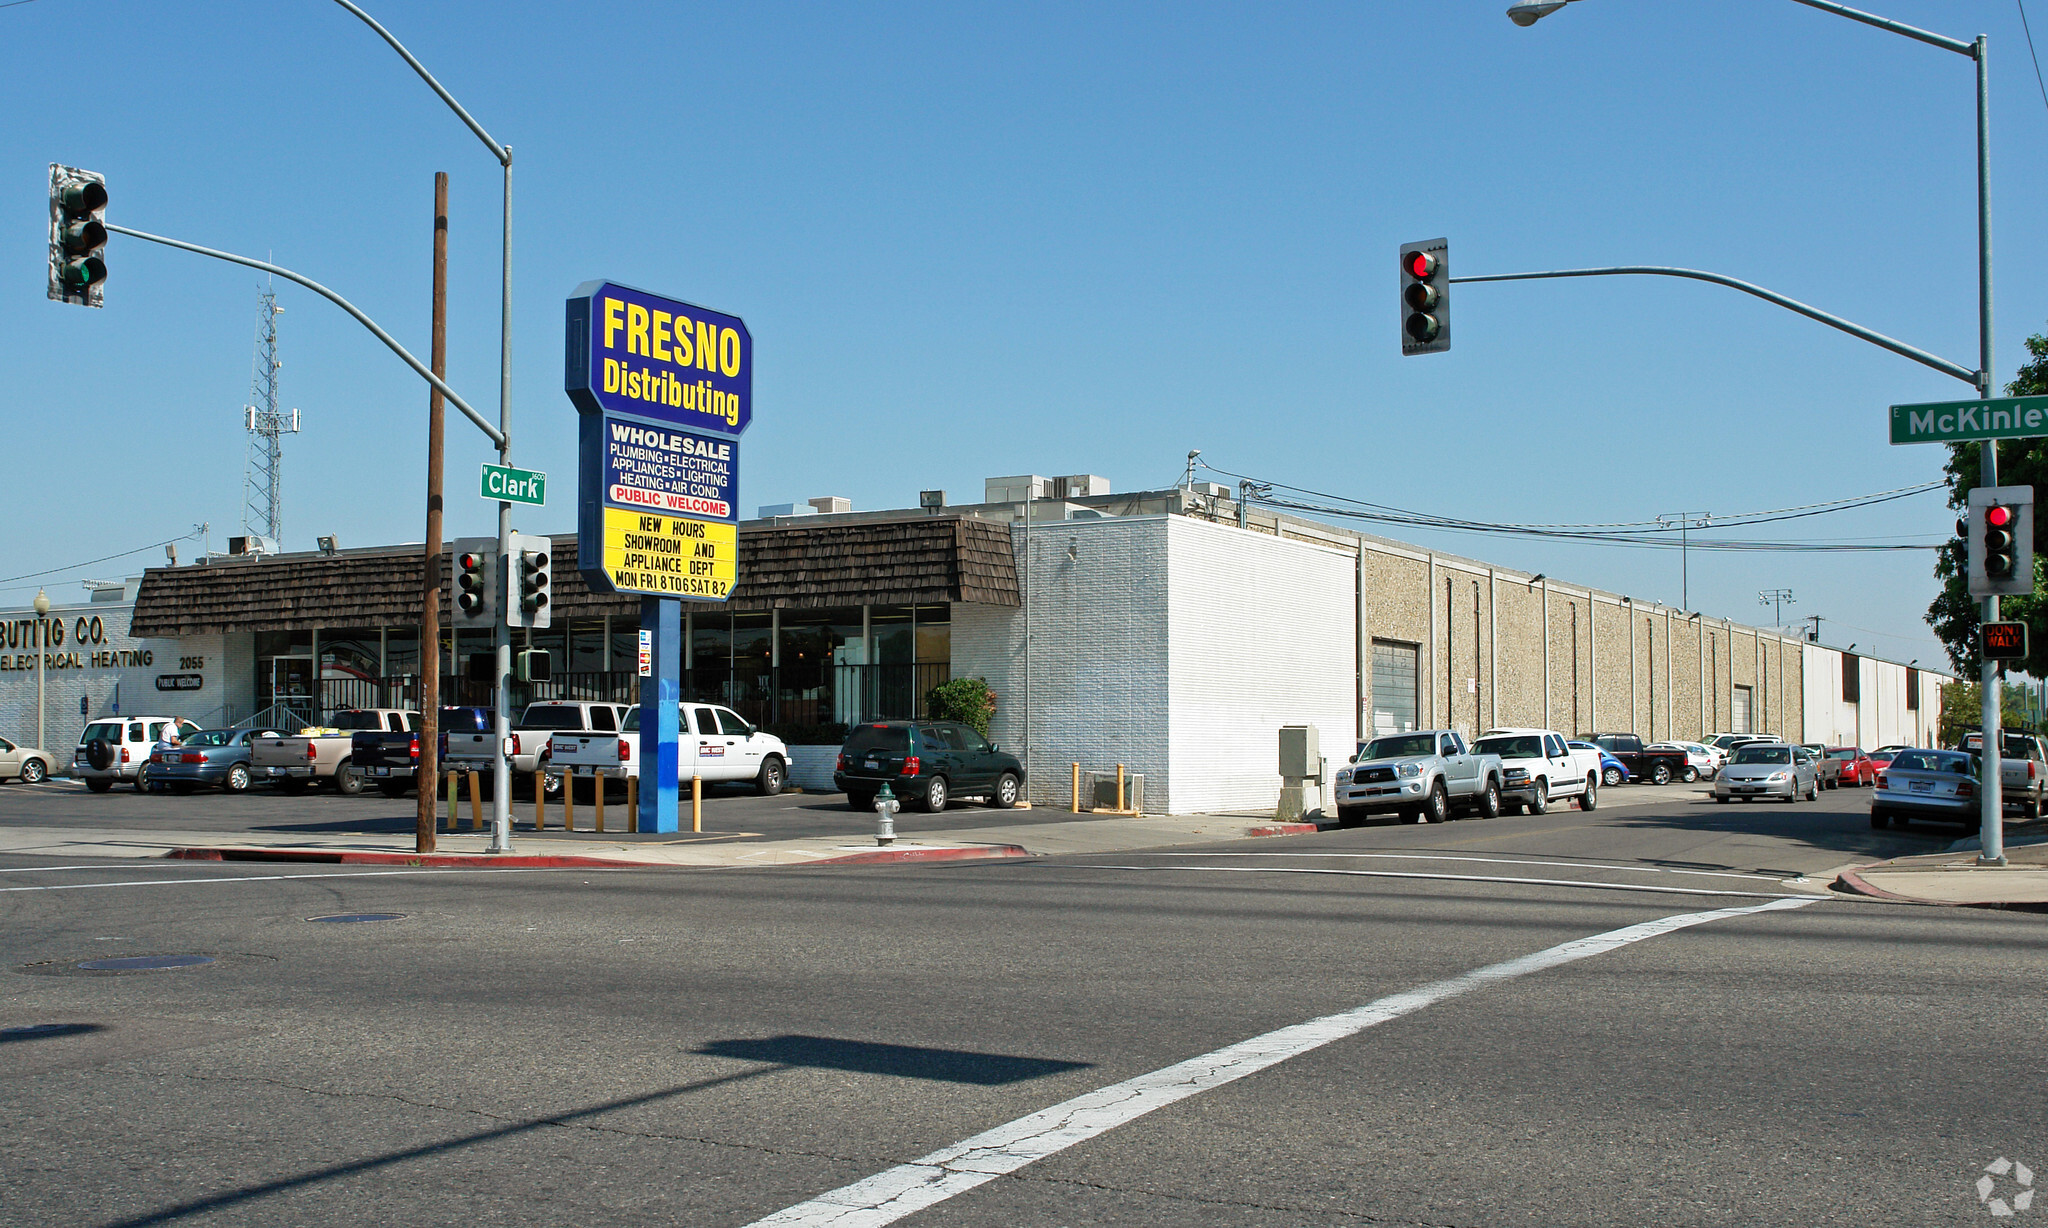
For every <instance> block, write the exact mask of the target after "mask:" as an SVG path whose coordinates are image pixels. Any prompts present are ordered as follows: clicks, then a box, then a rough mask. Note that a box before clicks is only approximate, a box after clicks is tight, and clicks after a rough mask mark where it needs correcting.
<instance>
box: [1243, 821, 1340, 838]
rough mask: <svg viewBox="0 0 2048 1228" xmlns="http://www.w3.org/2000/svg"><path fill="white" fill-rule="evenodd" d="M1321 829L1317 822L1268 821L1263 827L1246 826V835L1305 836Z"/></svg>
mask: <svg viewBox="0 0 2048 1228" xmlns="http://www.w3.org/2000/svg"><path fill="white" fill-rule="evenodd" d="M1321 830H1323V828H1322V825H1321V824H1319V823H1269V824H1267V825H1266V826H1264V827H1247V828H1245V829H1244V834H1245V835H1247V836H1305V835H1309V834H1310V833H1313V832H1319V831H1321Z"/></svg>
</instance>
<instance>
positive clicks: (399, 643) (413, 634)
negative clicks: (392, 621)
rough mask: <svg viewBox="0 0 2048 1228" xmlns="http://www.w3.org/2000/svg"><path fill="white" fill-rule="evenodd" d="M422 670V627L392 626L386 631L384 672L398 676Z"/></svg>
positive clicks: (389, 675) (387, 674) (388, 675)
mask: <svg viewBox="0 0 2048 1228" xmlns="http://www.w3.org/2000/svg"><path fill="white" fill-rule="evenodd" d="M419 672H420V629H419V628H418V627H391V628H388V629H387V630H386V631H385V632H384V673H385V675H386V676H387V677H397V676H400V675H405V674H417V673H419Z"/></svg>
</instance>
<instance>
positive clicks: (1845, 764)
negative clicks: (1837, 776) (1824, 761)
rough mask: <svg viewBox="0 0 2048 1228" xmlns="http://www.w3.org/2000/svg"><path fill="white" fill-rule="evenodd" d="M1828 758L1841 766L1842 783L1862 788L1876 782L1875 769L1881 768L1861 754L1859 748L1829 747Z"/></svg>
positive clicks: (1861, 750)
mask: <svg viewBox="0 0 2048 1228" xmlns="http://www.w3.org/2000/svg"><path fill="white" fill-rule="evenodd" d="M1827 755H1828V758H1830V759H1833V760H1836V761H1837V762H1839V763H1840V764H1841V765H1842V783H1843V784H1845V785H1855V786H1856V787H1857V788H1859V789H1860V788H1862V787H1863V786H1865V785H1869V784H1874V783H1876V781H1877V769H1878V768H1879V767H1880V766H1881V765H1880V764H1878V763H1877V762H1875V761H1874V760H1872V759H1871V757H1870V756H1869V755H1866V754H1864V753H1863V748H1862V747H1860V746H1830V747H1828V752H1827Z"/></svg>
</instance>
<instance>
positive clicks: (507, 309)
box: [335, 0, 540, 853]
mask: <svg viewBox="0 0 2048 1228" xmlns="http://www.w3.org/2000/svg"><path fill="white" fill-rule="evenodd" d="M335 3H336V4H339V5H340V6H341V7H343V8H345V9H347V10H348V11H349V12H351V13H353V14H355V15H356V16H357V17H359V18H361V19H362V22H363V24H364V25H366V26H368V27H370V28H371V29H372V30H375V31H376V32H377V34H378V36H379V37H381V38H382V39H383V40H384V41H385V42H387V43H389V44H391V49H392V50H393V51H396V52H397V53H398V54H399V56H400V57H401V58H402V59H404V60H405V62H406V63H407V64H409V65H411V66H412V70H413V71H414V72H416V73H418V74H419V77H420V80H422V81H424V82H426V83H427V87H428V88H429V89H431V90H433V91H434V93H435V94H437V95H439V97H440V99H441V101H442V102H445V103H447V104H448V109H449V110H451V111H453V112H455V114H456V116H457V118H459V119H461V120H462V122H463V123H464V124H465V125H467V126H468V128H469V130H470V131H471V132H473V133H475V134H476V138H477V139H478V140H480V141H482V142H483V143H484V147H485V148H486V149H489V150H490V151H491V156H492V157H494V158H496V159H497V160H498V165H499V166H500V167H502V168H503V169H504V174H505V200H504V229H503V237H502V251H503V257H502V264H501V268H500V271H499V302H498V312H499V315H498V430H497V432H496V434H495V436H494V437H493V439H492V442H494V443H496V444H497V445H498V463H499V464H500V465H504V466H507V467H509V466H510V465H511V464H512V442H511V440H512V147H511V146H510V145H500V144H499V143H498V142H497V141H496V140H495V139H494V138H493V137H492V136H491V134H490V133H488V132H486V131H484V126H483V125H482V124H479V123H478V122H476V119H475V118H474V117H473V116H471V115H470V113H469V112H468V111H466V110H464V109H463V106H462V104H461V103H459V102H457V101H455V96H454V95H453V94H450V93H449V92H448V91H447V90H446V89H445V88H443V87H442V85H441V83H440V82H439V81H436V80H435V79H434V74H432V73H430V72H428V71H427V66H426V65H424V64H422V63H420V62H419V59H418V57H416V56H414V55H413V53H412V52H410V51H408V50H406V47H405V44H404V43H401V42H399V41H398V39H397V38H396V37H395V36H394V35H393V34H392V33H391V31H389V30H387V29H385V28H384V27H383V26H382V25H380V24H378V22H377V19H376V18H374V17H372V16H370V15H369V14H368V13H366V12H364V11H363V10H362V9H361V8H359V7H358V6H356V5H355V4H353V3H351V2H350V0H335ZM511 559H512V504H511V502H510V501H509V500H504V499H501V500H499V501H498V567H499V572H500V575H499V577H498V579H497V580H496V581H495V583H497V584H499V585H500V586H501V592H503V591H506V590H504V589H503V588H502V586H504V585H505V584H507V583H508V582H509V578H510V575H511V572H510V568H511V566H512V563H511ZM436 562H438V560H436ZM429 565H430V566H432V565H433V564H432V563H430V564H429ZM499 604H500V606H501V607H502V606H503V605H504V604H505V603H503V602H500V603H499ZM491 634H492V638H493V643H494V646H495V648H496V650H497V653H496V655H497V663H496V664H495V665H494V666H493V667H492V671H491V672H492V674H493V675H494V676H495V677H496V679H497V687H496V691H497V721H496V724H497V731H498V754H497V759H496V762H495V763H493V765H492V767H491V844H490V851H491V852H493V853H509V852H511V851H512V764H511V762H510V760H508V759H507V758H506V748H507V747H508V746H510V744H511V741H512V686H511V682H512V625H511V623H510V621H509V620H508V619H505V618H500V619H499V620H498V625H497V626H496V627H494V628H493V629H492V632H491ZM437 715H438V714H437ZM534 787H535V788H539V787H540V786H539V785H538V784H536V785H535V786H534Z"/></svg>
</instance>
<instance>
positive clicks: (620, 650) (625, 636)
mask: <svg viewBox="0 0 2048 1228" xmlns="http://www.w3.org/2000/svg"><path fill="white" fill-rule="evenodd" d="M612 669H613V671H615V672H618V673H627V674H631V673H636V672H638V671H639V669H640V620H639V619H637V618H618V617H614V618H613V619H612Z"/></svg>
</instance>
